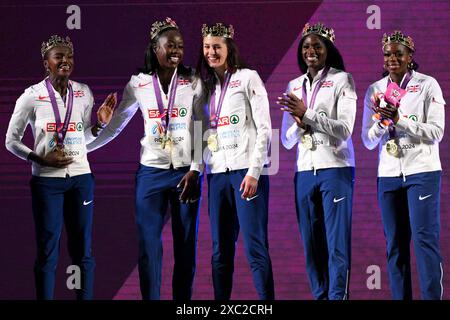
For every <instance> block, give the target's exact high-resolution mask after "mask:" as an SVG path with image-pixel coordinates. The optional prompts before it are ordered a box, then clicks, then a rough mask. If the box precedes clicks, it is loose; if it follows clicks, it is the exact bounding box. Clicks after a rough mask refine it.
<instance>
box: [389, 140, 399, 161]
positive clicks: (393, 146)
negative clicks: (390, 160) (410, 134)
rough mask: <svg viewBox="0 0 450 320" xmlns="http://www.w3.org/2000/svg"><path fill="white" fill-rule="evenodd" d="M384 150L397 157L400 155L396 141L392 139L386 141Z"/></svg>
mask: <svg viewBox="0 0 450 320" xmlns="http://www.w3.org/2000/svg"><path fill="white" fill-rule="evenodd" d="M386 151H387V152H388V153H389V154H390V155H391V156H394V157H398V156H399V155H400V149H399V148H398V145H397V142H396V141H395V140H394V139H390V140H389V141H388V142H387V143H386Z"/></svg>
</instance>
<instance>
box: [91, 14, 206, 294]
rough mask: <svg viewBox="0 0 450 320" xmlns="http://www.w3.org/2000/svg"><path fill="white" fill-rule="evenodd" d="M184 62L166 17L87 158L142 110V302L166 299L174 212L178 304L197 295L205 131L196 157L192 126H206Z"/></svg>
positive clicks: (176, 32)
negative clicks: (167, 241) (165, 266)
mask: <svg viewBox="0 0 450 320" xmlns="http://www.w3.org/2000/svg"><path fill="white" fill-rule="evenodd" d="M183 56H184V40H183V37H182V35H181V33H180V30H179V28H178V26H177V24H176V22H175V21H174V20H172V19H170V18H166V19H165V20H163V21H156V22H155V23H153V24H152V28H151V31H150V43H149V45H148V48H147V51H146V55H145V65H144V68H142V70H141V72H140V73H139V74H137V75H133V76H132V77H131V79H130V81H129V82H128V84H127V86H126V87H125V90H124V93H123V96H122V101H121V102H120V104H119V106H118V107H117V111H116V112H115V115H114V116H113V118H112V120H111V123H110V124H109V125H108V126H107V127H106V128H105V129H104V130H103V132H102V133H101V134H100V135H99V137H98V139H97V140H96V141H94V142H93V143H92V144H89V145H88V150H89V151H92V150H95V149H96V148H99V147H101V146H103V145H105V144H106V143H108V142H109V141H111V140H112V139H114V138H115V137H116V136H117V135H119V134H120V133H121V132H122V130H123V129H124V128H125V126H126V125H127V124H128V122H129V121H130V120H131V119H132V118H133V116H134V115H135V114H136V112H138V110H140V111H141V113H142V118H143V125H144V130H145V132H144V136H143V137H142V139H141V158H140V163H139V169H138V171H137V173H136V224H137V227H138V237H139V259H138V264H139V279H140V289H141V294H142V298H143V299H144V300H158V299H160V289H161V270H162V255H163V246H162V231H163V228H164V224H165V222H166V213H167V209H168V207H169V206H170V215H171V219H172V220H171V222H172V236H173V242H174V260H175V263H174V267H173V281H172V289H173V290H172V297H173V299H174V300H189V299H191V296H192V286H193V281H194V275H195V269H196V252H197V251H196V246H197V230H198V212H199V206H200V201H199V200H200V192H201V178H202V177H201V176H200V172H201V171H202V156H201V133H202V130H201V128H199V130H198V138H197V141H199V147H198V148H197V149H198V154H197V155H196V154H195V152H194V120H199V121H201V120H202V119H203V117H202V113H203V112H202V107H203V105H202V102H201V101H202V98H201V97H202V89H201V81H197V80H196V79H195V77H194V71H193V70H192V69H191V68H188V67H186V66H184V65H183V63H182V61H183ZM199 124H200V123H199ZM200 127H201V126H200Z"/></svg>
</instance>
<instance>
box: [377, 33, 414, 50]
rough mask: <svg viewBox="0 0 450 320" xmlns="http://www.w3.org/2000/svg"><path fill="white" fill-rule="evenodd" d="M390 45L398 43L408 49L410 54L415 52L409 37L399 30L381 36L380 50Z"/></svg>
mask: <svg viewBox="0 0 450 320" xmlns="http://www.w3.org/2000/svg"><path fill="white" fill-rule="evenodd" d="M390 43H400V44H402V45H404V46H405V47H408V48H409V49H410V50H411V51H412V52H414V51H415V48H414V41H413V39H412V38H411V37H410V36H405V35H404V34H403V32H401V31H400V30H395V31H394V33H392V34H386V33H385V34H384V35H383V39H382V40H381V44H382V45H383V47H382V49H383V48H384V47H385V46H386V45H387V44H390Z"/></svg>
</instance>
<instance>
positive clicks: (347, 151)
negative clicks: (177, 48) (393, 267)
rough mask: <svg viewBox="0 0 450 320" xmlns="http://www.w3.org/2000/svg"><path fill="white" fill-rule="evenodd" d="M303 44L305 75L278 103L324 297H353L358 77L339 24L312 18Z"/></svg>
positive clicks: (309, 265)
mask: <svg viewBox="0 0 450 320" xmlns="http://www.w3.org/2000/svg"><path fill="white" fill-rule="evenodd" d="M302 36H303V37H302V39H301V41H300V44H299V46H298V53H297V59H298V63H299V67H300V69H301V71H302V72H303V73H304V74H303V75H302V76H300V77H298V78H296V79H294V80H292V81H291V82H290V83H289V85H288V88H287V90H286V93H285V94H284V95H283V97H279V100H278V103H279V104H280V105H281V106H282V108H281V110H283V111H284V114H283V122H282V126H281V141H282V143H283V145H284V147H285V148H287V149H291V148H292V147H294V146H295V145H297V172H296V174H295V203H296V209H297V219H298V223H299V228H300V231H301V236H302V239H303V244H304V248H305V256H306V269H307V272H308V277H309V282H310V286H311V290H312V293H313V295H314V297H315V298H316V299H330V300H342V299H348V284H349V277H350V261H351V220H352V198H353V185H354V174H355V173H354V167H355V157H354V151H353V144H352V139H351V135H352V131H353V124H354V121H355V113H356V93H355V86H354V83H353V79H352V77H351V75H350V74H349V73H346V72H344V70H345V68H344V62H343V60H342V57H341V55H340V53H339V51H338V50H337V48H336V47H335V46H334V44H333V42H334V31H333V29H331V28H327V27H325V26H324V25H322V24H320V23H318V24H315V25H312V26H310V25H309V24H307V25H306V26H305V27H304V29H303V33H302Z"/></svg>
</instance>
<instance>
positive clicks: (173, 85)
mask: <svg viewBox="0 0 450 320" xmlns="http://www.w3.org/2000/svg"><path fill="white" fill-rule="evenodd" d="M152 79H153V89H154V91H155V96H156V102H157V104H158V111H159V116H160V117H161V125H162V127H163V130H164V131H163V134H164V135H165V134H166V132H167V127H168V126H169V122H170V118H171V116H172V110H173V106H174V104H175V96H176V94H177V85H178V76H177V74H176V70H175V74H174V75H173V77H172V81H171V82H170V92H169V103H168V106H167V113H166V114H164V104H163V101H162V97H161V89H160V87H159V83H158V76H157V75H156V72H155V73H153V75H152Z"/></svg>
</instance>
